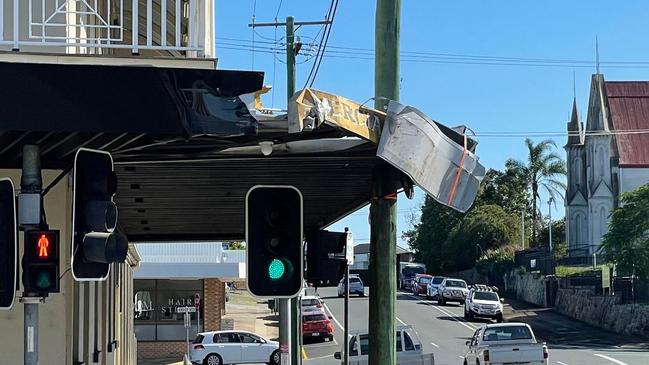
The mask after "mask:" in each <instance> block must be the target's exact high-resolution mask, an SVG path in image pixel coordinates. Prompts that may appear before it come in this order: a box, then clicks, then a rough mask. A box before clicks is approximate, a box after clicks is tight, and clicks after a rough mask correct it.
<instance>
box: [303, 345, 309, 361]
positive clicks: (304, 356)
mask: <svg viewBox="0 0 649 365" xmlns="http://www.w3.org/2000/svg"><path fill="white" fill-rule="evenodd" d="M302 358H303V359H304V360H308V359H309V357H308V356H306V351H304V346H302Z"/></svg>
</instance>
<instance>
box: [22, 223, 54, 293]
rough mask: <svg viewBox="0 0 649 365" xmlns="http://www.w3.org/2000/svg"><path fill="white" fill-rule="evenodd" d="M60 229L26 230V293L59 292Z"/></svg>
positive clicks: (24, 271) (24, 261) (24, 275)
mask: <svg viewBox="0 0 649 365" xmlns="http://www.w3.org/2000/svg"><path fill="white" fill-rule="evenodd" d="M59 248H60V245H59V231H54V230H29V231H25V253H24V255H23V277H22V279H23V287H24V292H25V293H31V294H38V295H39V296H45V295H47V294H49V293H58V292H59V257H60V256H59V255H60V252H59Z"/></svg>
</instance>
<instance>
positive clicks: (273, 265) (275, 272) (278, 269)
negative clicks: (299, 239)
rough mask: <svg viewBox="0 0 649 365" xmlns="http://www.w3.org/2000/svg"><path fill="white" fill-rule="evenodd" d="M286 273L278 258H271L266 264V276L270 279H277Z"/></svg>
mask: <svg viewBox="0 0 649 365" xmlns="http://www.w3.org/2000/svg"><path fill="white" fill-rule="evenodd" d="M284 273H286V266H285V265H284V263H283V262H282V260H280V259H273V261H271V262H270V265H268V276H269V277H270V279H271V280H278V279H280V278H281V277H282V276H284Z"/></svg>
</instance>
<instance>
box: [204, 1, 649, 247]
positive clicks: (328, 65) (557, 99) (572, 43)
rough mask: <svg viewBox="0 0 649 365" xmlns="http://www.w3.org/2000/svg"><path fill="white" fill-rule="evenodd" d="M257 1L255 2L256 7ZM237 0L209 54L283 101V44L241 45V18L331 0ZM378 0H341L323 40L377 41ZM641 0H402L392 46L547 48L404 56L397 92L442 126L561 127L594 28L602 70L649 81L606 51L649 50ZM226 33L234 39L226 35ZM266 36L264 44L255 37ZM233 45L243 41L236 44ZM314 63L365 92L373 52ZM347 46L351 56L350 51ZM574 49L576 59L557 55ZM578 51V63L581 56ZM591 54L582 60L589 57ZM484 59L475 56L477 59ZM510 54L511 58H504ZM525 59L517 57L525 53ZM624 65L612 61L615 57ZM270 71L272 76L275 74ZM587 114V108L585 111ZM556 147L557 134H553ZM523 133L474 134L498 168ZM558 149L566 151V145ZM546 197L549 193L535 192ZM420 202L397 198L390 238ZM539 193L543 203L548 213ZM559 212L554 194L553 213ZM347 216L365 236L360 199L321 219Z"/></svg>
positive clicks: (629, 57) (224, 6) (343, 90)
mask: <svg viewBox="0 0 649 365" xmlns="http://www.w3.org/2000/svg"><path fill="white" fill-rule="evenodd" d="M255 2H256V6H255ZM279 3H280V0H258V1H255V0H239V1H223V0H221V1H216V37H217V38H216V55H217V57H218V59H219V60H218V62H219V63H218V67H219V68H222V69H248V70H249V69H254V70H261V71H264V72H265V73H266V74H265V75H266V76H265V83H266V84H273V85H274V90H275V92H274V95H273V94H272V93H270V94H269V95H267V96H266V97H265V99H264V100H263V102H264V105H265V106H274V107H277V108H284V107H285V105H286V86H285V85H286V81H285V80H286V73H285V67H286V66H285V64H284V63H283V62H284V57H283V55H281V54H280V55H273V54H271V53H265V52H255V53H254V65H253V56H252V55H253V52H251V51H250V49H251V45H252V43H251V42H250V41H251V40H252V38H253V33H252V31H251V29H250V28H249V27H248V23H250V21H251V19H252V17H253V11H254V15H255V18H256V20H257V21H258V22H267V21H273V20H274V18H275V15H276V14H278V19H279V20H283V19H285V17H286V16H287V15H293V16H294V17H295V18H296V20H302V21H304V20H322V19H323V18H324V16H325V13H326V11H327V9H328V6H329V0H310V1H304V0H302V1H298V0H283V1H281V3H282V4H281V8H279V13H277V12H278V5H279ZM374 12H375V1H369V0H341V1H340V2H339V6H338V11H337V14H336V18H335V22H334V25H333V29H332V32H331V36H330V39H329V45H330V46H333V47H350V48H359V49H371V48H373V47H374ZM647 14H649V2H648V1H640V0H637V1H632V0H626V1H594V0H593V1H588V2H587V3H586V2H581V1H559V0H549V1H535V2H532V1H497V2H496V1H478V0H476V1H459V0H458V1H414V0H409V1H408V0H406V1H402V17H401V50H402V51H411V52H429V53H430V52H433V53H439V54H454V55H469V56H472V55H479V56H490V57H491V56H493V57H507V58H526V59H532V58H533V59H549V60H552V61H543V62H544V63H543V64H544V65H549V64H552V65H556V66H558V67H556V66H551V67H550V66H538V64H539V62H536V65H535V66H529V65H524V66H521V65H512V63H517V64H520V63H521V62H503V61H502V60H501V61H500V62H498V63H500V64H498V65H485V64H468V63H467V62H464V63H458V62H456V61H454V62H453V63H440V62H439V59H437V61H435V62H434V63H433V62H430V61H431V58H425V59H424V58H422V57H411V58H410V59H411V60H413V61H405V59H404V61H402V63H401V71H400V72H401V74H400V76H401V102H402V103H404V104H409V105H413V106H415V107H417V108H419V109H420V110H422V111H424V112H425V113H427V114H428V115H429V116H430V117H432V118H433V119H435V120H438V121H440V122H442V123H445V124H447V125H457V124H465V125H468V126H469V127H470V128H472V129H473V130H475V131H476V132H477V133H480V132H521V133H528V132H559V131H564V130H565V128H566V122H567V120H568V118H569V114H570V108H571V105H572V98H573V75H574V78H575V80H576V96H577V102H578V106H579V108H580V111H581V112H582V115H584V113H585V108H586V104H587V100H588V90H589V85H590V77H591V74H593V73H595V66H594V61H595V38H596V36H597V37H598V39H599V54H600V61H601V63H602V65H601V67H600V69H601V72H602V73H603V74H604V77H605V78H606V79H607V80H648V79H649V64H647V65H639V66H633V67H629V65H622V64H616V66H617V67H613V66H614V65H612V64H610V63H607V62H611V61H633V62H644V61H649V44H648V43H649V42H648V41H647V39H649V37H648V35H649V34H648V33H649V27H647ZM319 30H320V28H319V27H316V26H310V27H303V28H301V29H299V30H298V32H297V35H299V36H300V37H301V38H302V41H303V42H304V43H307V42H312V39H313V38H315V36H316V35H317V34H318V31H319ZM257 33H258V34H255V36H254V38H255V41H256V43H255V47H256V49H258V50H259V51H268V50H269V48H272V47H273V45H272V44H270V43H261V42H273V43H274V42H276V41H277V42H278V43H279V42H282V39H281V38H282V36H283V33H284V29H283V28H278V29H277V30H275V29H274V28H258V29H257ZM233 39H234V40H233ZM263 47H265V48H263ZM231 48H239V49H244V50H234V49H231ZM330 50H332V51H336V50H338V52H345V53H332V54H331V55H332V56H339V57H325V59H324V60H323V62H322V65H321V67H320V71H319V73H318V76H317V79H316V82H315V84H314V87H315V88H318V89H321V90H325V91H329V92H333V93H337V94H340V95H344V96H346V97H348V98H350V99H354V100H357V101H360V102H363V101H365V100H367V99H368V98H370V97H372V96H373V92H374V63H373V61H371V60H368V59H357V58H370V57H368V56H366V55H364V54H366V52H363V51H357V50H342V49H340V48H330ZM352 57H356V59H355V58H352ZM555 60H576V61H579V62H572V63H567V62H554V61H555ZM582 61H583V62H582ZM588 61H590V62H588ZM298 62H299V63H300V64H299V65H298V69H297V89H300V88H302V86H303V85H304V82H305V80H306V77H307V75H308V73H309V71H310V69H311V64H312V61H309V60H308V58H307V57H303V56H299V57H298ZM482 63H484V62H482ZM503 63H508V64H503ZM522 63H525V62H522ZM621 65H622V66H623V67H620V66H621ZM273 80H274V81H273ZM584 117H585V115H584ZM554 138H555V140H556V142H557V145H558V146H559V148H561V147H562V146H563V144H564V143H565V137H554ZM523 140H524V137H515V138H512V137H507V138H502V137H486V136H485V137H481V138H479V142H480V144H479V146H478V150H477V153H478V155H479V156H480V159H481V161H482V162H483V164H484V165H485V166H487V167H491V168H497V169H500V168H502V167H503V166H504V163H505V161H506V160H507V159H508V158H511V157H514V158H519V159H522V158H525V149H524V144H523ZM559 152H560V153H561V154H562V155H564V153H563V150H562V149H560V150H559ZM543 200H544V201H547V198H543ZM422 201H423V194H422V193H421V192H418V193H417V194H416V196H415V199H413V200H408V199H406V198H405V197H404V196H400V197H399V201H398V212H399V220H398V234H397V235H398V237H397V241H398V242H399V244H400V245H402V246H406V244H405V243H404V242H402V240H401V237H400V236H401V231H403V230H405V229H407V228H408V216H409V215H410V214H411V212H413V211H416V210H417V209H416V208H417V207H418V206H419V205H420V204H421V202H422ZM547 209H548V208H547V205H546V203H544V204H543V206H542V210H543V211H544V212H547ZM552 215H553V216H554V217H556V216H562V215H563V207H562V204H561V203H559V204H558V206H557V209H555V210H554V211H553V213H552ZM345 226H349V227H350V229H351V230H352V231H353V232H354V235H355V238H356V239H357V243H358V242H367V241H369V228H368V224H367V209H363V210H361V211H359V212H356V213H354V214H352V215H351V216H349V217H348V218H345V219H344V220H342V221H341V222H339V223H337V224H335V225H334V226H332V227H330V228H331V229H333V230H342V228H343V227H345Z"/></svg>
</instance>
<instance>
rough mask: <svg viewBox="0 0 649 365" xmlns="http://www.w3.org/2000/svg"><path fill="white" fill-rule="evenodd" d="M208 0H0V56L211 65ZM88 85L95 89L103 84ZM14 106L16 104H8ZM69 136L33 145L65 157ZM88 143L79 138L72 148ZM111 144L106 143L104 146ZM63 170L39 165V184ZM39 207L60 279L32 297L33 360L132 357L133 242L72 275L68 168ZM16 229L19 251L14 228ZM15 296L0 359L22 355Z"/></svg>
mask: <svg viewBox="0 0 649 365" xmlns="http://www.w3.org/2000/svg"><path fill="white" fill-rule="evenodd" d="M212 5H213V1H212V0H98V1H78V0H59V1H39V0H20V1H18V0H14V1H7V0H5V1H0V63H2V64H3V65H8V64H12V65H13V64H40V65H44V67H54V66H56V65H62V64H64V65H75V66H79V65H102V66H104V65H106V66H116V67H118V66H133V65H147V66H153V67H176V68H201V69H214V68H215V66H216V60H215V59H214V45H213V7H212ZM50 86H51V89H50V90H48V91H49V92H56V93H59V94H60V93H63V92H64V90H67V89H65V87H64V86H65V85H50ZM7 87H9V86H7ZM57 87H58V88H57ZM93 87H97V88H98V89H94V90H101V85H93ZM89 90H90V88H89ZM41 91H42V90H41ZM103 92H106V93H111V92H113V91H111V90H103ZM62 97H65V96H64V95H62ZM96 98H97V99H101V98H102V95H101V94H97V95H96ZM39 102H41V101H40V100H28V101H26V104H25V105H31V107H32V108H33V107H34V105H39ZM79 103H81V101H79ZM21 107H24V105H22V106H16V109H20V108H21ZM81 109H82V108H81V107H80V108H79V110H81ZM73 112H74V110H70V111H69V113H73ZM96 112H97V113H101V112H102V111H101V110H97V111H96ZM79 113H81V112H80V111H79ZM85 116H86V117H92V115H90V114H86V115H85ZM6 122H7V120H3V123H6ZM47 122H49V121H44V123H47ZM29 133H30V132H29V131H26V132H23V137H21V138H19V139H16V140H15V141H14V142H12V143H13V144H12V145H4V147H3V148H4V149H5V151H7V150H8V149H9V148H11V147H12V146H19V145H20V144H23V143H32V144H38V143H40V142H39V140H38V139H34V138H31V137H30V136H28V135H29ZM32 136H33V134H32ZM73 139H74V138H72V139H67V138H66V137H60V140H59V141H58V142H59V143H57V144H56V145H52V146H51V148H48V147H45V148H42V149H41V153H42V154H46V153H50V154H56V156H57V159H60V160H64V159H69V157H70V154H69V153H68V154H66V153H65V152H62V151H61V150H60V149H57V147H61V146H62V145H63V144H65V143H71V142H73ZM89 142H90V140H87V141H80V142H79V143H78V146H79V147H82V146H84V145H87V144H88V143H89ZM112 142H116V140H113V141H112ZM112 142H111V143H112ZM109 144H110V143H108V141H107V144H105V147H107V146H108V145H109ZM72 156H73V155H72ZM14 166H15V165H14ZM62 172H63V170H43V186H47V185H48V184H50V183H51V182H52V181H54V179H55V178H56V177H57V176H58V175H59V174H61V173H62ZM0 176H3V177H4V176H7V177H11V178H12V179H13V181H14V182H15V184H16V186H19V184H18V182H19V181H20V170H18V169H11V170H2V171H1V172H0ZM44 209H45V212H46V216H47V218H48V223H49V225H50V227H51V229H57V230H60V252H61V255H60V256H61V258H60V268H61V271H60V273H59V275H60V281H61V283H60V292H59V293H55V294H51V295H50V296H49V297H48V298H46V299H45V301H44V303H42V304H39V330H38V335H39V339H40V341H39V343H38V347H37V348H36V349H35V350H36V351H37V352H38V353H39V354H40V356H39V364H41V365H60V364H111V365H112V364H124V365H132V364H136V363H137V358H136V356H137V348H138V343H137V341H136V337H135V336H136V331H135V312H134V302H133V298H134V282H133V276H134V272H135V269H136V268H137V266H138V265H139V261H140V256H139V254H138V252H137V249H136V248H135V246H133V245H129V250H128V256H127V259H126V262H124V263H116V264H112V265H111V269H110V274H109V276H108V278H107V279H106V280H105V281H100V282H76V281H74V280H73V278H72V275H71V274H70V270H69V268H70V254H69V253H70V252H71V236H72V235H71V221H72V190H71V175H70V174H69V173H68V174H67V176H65V177H64V178H63V179H62V180H60V181H59V182H58V183H57V184H56V185H54V186H53V188H52V189H51V190H50V191H49V193H48V194H47V195H46V196H45V197H44ZM19 237H20V244H19V247H20V248H21V250H20V252H19V257H21V256H22V247H23V242H22V234H19ZM19 267H20V265H19ZM18 275H19V277H20V272H19V273H18ZM204 293H207V290H206V291H204ZM21 294H22V287H18V290H17V299H16V301H15V303H14V305H13V307H12V308H11V310H7V311H0V333H4V334H11V335H7V336H4V338H3V341H2V342H1V343H0V363H1V364H19V363H23V342H24V340H23V305H22V303H20V302H19V300H18V297H20V295H21Z"/></svg>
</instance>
